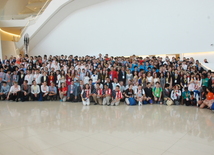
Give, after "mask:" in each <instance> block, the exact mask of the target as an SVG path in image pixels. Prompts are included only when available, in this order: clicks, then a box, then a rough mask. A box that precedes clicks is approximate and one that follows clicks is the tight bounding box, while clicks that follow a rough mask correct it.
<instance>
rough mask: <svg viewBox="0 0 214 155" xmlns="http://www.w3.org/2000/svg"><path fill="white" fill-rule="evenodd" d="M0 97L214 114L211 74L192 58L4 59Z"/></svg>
mask: <svg viewBox="0 0 214 155" xmlns="http://www.w3.org/2000/svg"><path fill="white" fill-rule="evenodd" d="M0 83H1V85H0V86H1V89H0V98H1V99H3V100H6V99H7V100H13V101H19V100H21V101H29V99H31V100H34V101H46V100H58V99H59V100H60V101H62V102H65V101H68V102H82V103H83V105H86V106H87V105H90V103H91V102H94V104H95V105H108V106H110V105H112V106H117V105H119V104H120V102H124V103H125V104H127V105H137V104H138V105H143V104H166V105H172V104H175V105H179V104H185V105H187V106H189V105H192V106H200V107H201V108H205V107H208V108H210V109H214V104H213V102H214V100H213V99H214V95H213V92H214V89H213V88H214V73H213V72H211V71H209V70H208V71H206V70H205V69H204V68H203V67H202V66H201V64H200V63H199V61H197V60H196V61H195V60H194V59H193V58H185V57H184V58H183V60H182V61H181V60H180V58H179V57H178V58H175V57H172V58H171V59H170V58H169V57H167V56H166V58H165V59H163V58H161V57H151V58H149V57H146V58H144V59H143V58H142V57H136V56H135V55H133V56H130V57H109V56H108V54H106V55H105V56H102V55H101V54H99V56H98V57H95V56H84V57H78V56H75V57H74V56H73V55H70V56H64V55H61V56H52V55H50V56H49V57H47V56H46V55H44V57H41V56H34V57H33V56H31V57H29V56H28V55H25V56H22V55H20V57H19V58H18V59H16V58H13V57H11V58H9V59H7V57H5V59H4V60H3V61H1V69H0Z"/></svg>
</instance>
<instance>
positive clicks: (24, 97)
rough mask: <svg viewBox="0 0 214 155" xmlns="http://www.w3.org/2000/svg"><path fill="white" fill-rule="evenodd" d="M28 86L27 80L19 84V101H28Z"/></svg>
mask: <svg viewBox="0 0 214 155" xmlns="http://www.w3.org/2000/svg"><path fill="white" fill-rule="evenodd" d="M30 92H31V90H30V86H29V85H28V81H27V80H24V82H23V84H22V85H21V101H22V102H24V101H29V96H30Z"/></svg>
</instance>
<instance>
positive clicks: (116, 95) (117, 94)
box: [111, 85, 123, 106]
mask: <svg viewBox="0 0 214 155" xmlns="http://www.w3.org/2000/svg"><path fill="white" fill-rule="evenodd" d="M122 98H123V94H122V93H121V91H120V86H118V85H117V86H116V87H115V90H113V92H112V102H111V105H112V106H118V105H119V104H120V100H121V99H122Z"/></svg>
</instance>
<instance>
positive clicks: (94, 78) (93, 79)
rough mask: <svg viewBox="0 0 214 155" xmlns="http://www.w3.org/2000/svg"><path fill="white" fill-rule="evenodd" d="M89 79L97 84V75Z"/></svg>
mask: <svg viewBox="0 0 214 155" xmlns="http://www.w3.org/2000/svg"><path fill="white" fill-rule="evenodd" d="M91 79H92V82H93V83H95V82H97V79H98V75H94V74H93V75H91Z"/></svg>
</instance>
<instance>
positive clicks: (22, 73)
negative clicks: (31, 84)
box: [18, 70, 25, 86]
mask: <svg viewBox="0 0 214 155" xmlns="http://www.w3.org/2000/svg"><path fill="white" fill-rule="evenodd" d="M18 79H19V80H18V84H19V85H20V86H21V85H22V84H23V82H24V80H25V74H24V70H20V74H18Z"/></svg>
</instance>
